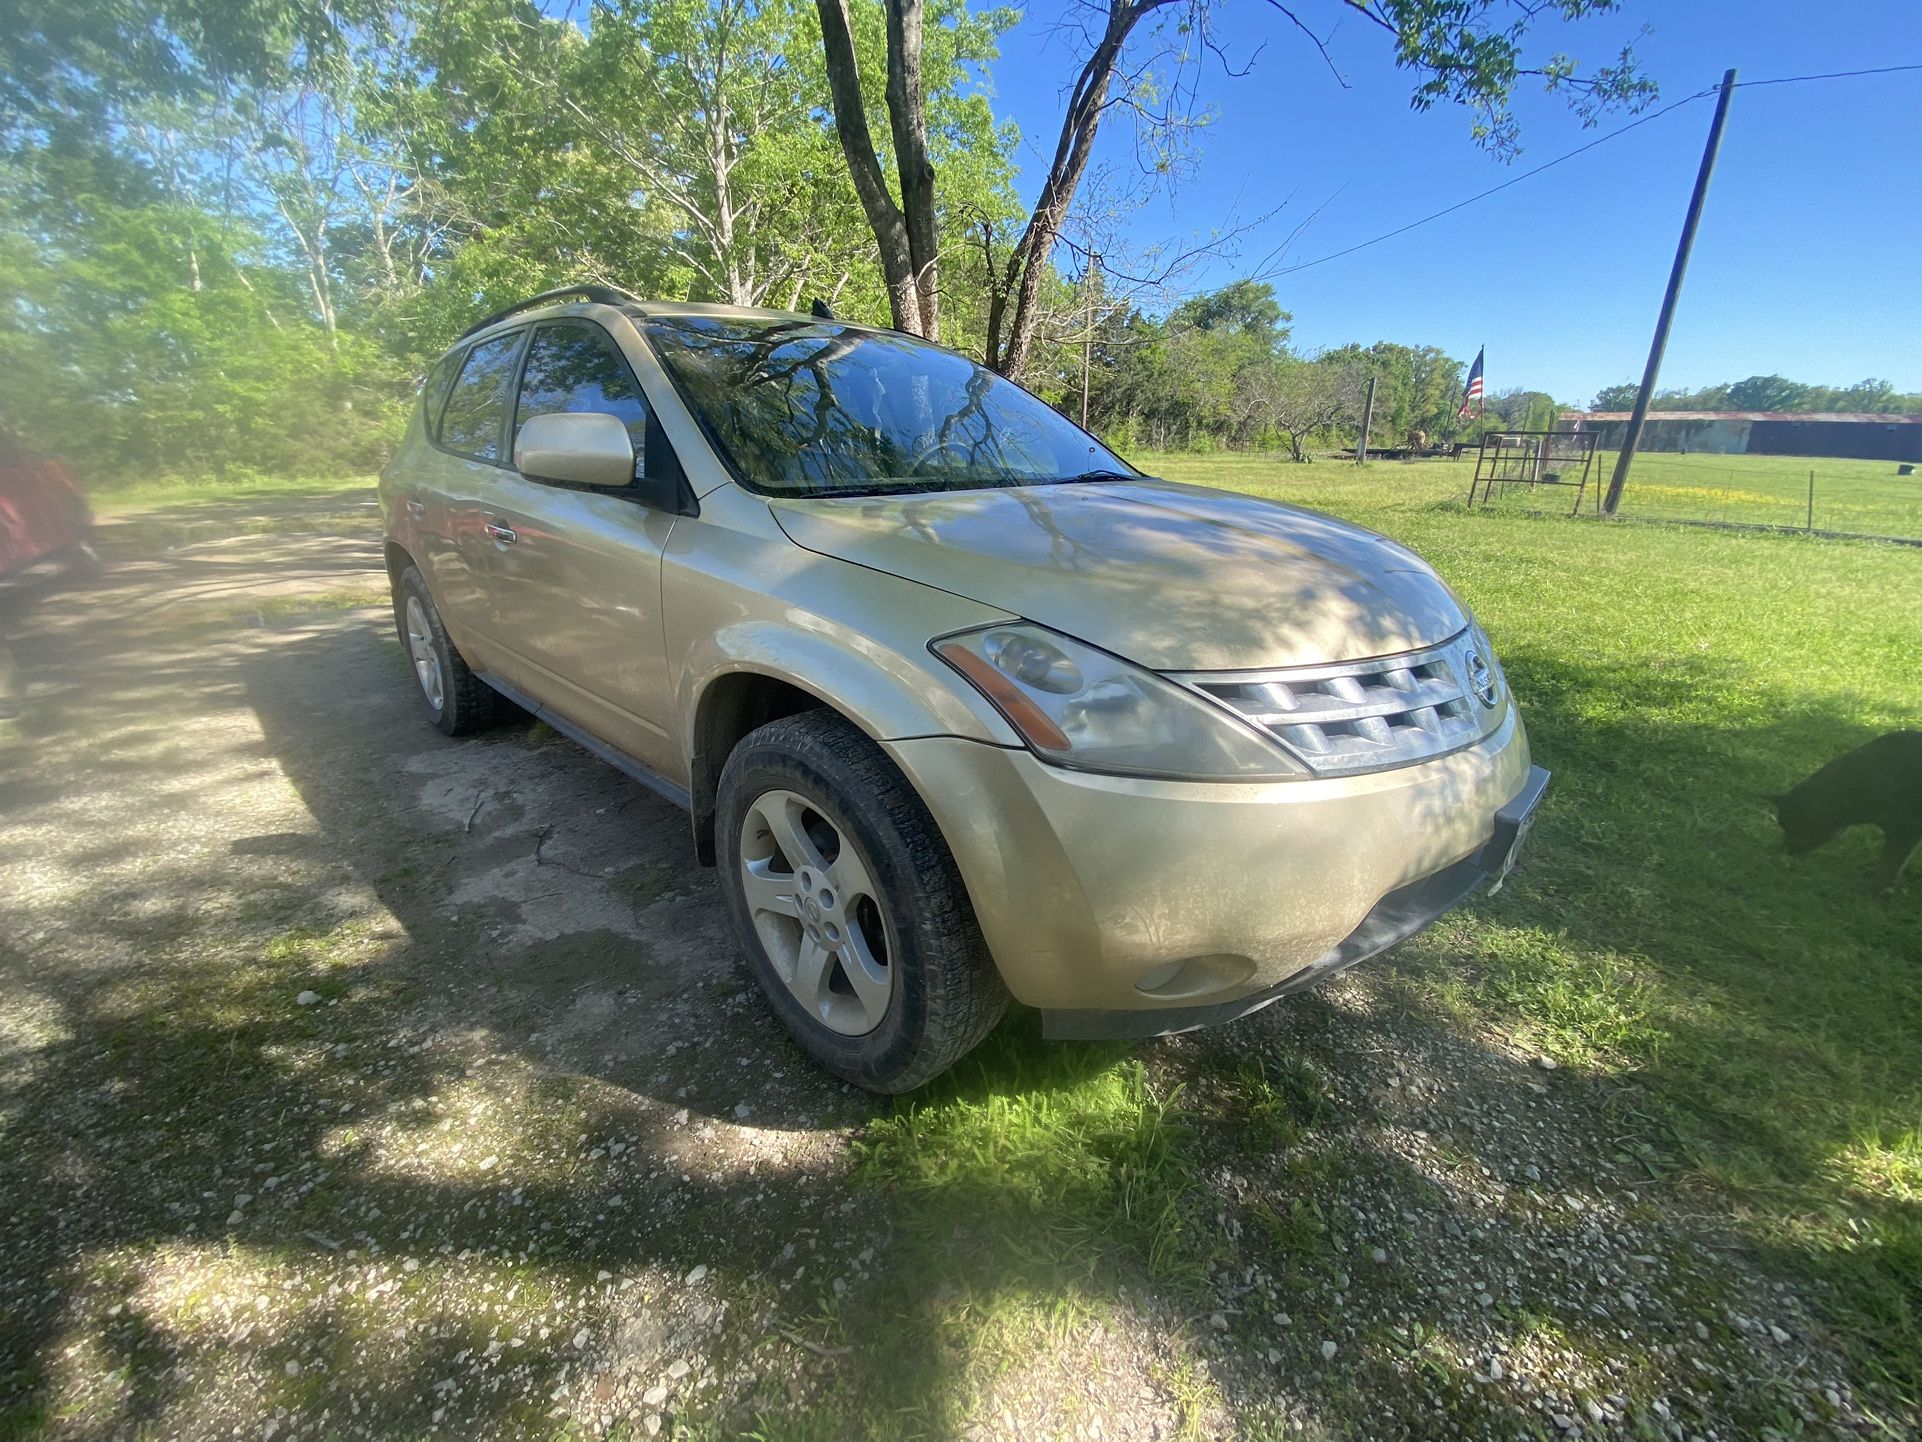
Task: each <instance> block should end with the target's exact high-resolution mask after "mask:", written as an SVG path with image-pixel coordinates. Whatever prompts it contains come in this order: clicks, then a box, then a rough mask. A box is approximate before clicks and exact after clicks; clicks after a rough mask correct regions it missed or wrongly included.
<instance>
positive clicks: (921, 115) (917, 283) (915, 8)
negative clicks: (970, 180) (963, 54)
mask: <svg viewBox="0 0 1922 1442" xmlns="http://www.w3.org/2000/svg"><path fill="white" fill-rule="evenodd" d="M887 12H888V89H887V96H888V124H889V128H890V129H891V130H892V131H893V133H894V159H895V166H896V168H897V169H898V170H899V171H900V174H901V210H902V216H903V220H904V222H905V224H906V227H907V233H908V258H909V262H910V264H911V265H912V266H913V267H914V288H915V294H916V297H917V299H918V300H919V302H920V306H921V334H922V335H924V336H926V337H927V338H928V339H929V340H939V339H940V338H941V305H940V268H939V261H940V239H939V236H938V234H937V233H936V229H935V218H934V163H933V162H932V161H931V160H929V159H928V115H927V100H926V97H925V95H924V93H923V91H922V88H921V26H922V11H921V0H888V7H887Z"/></svg>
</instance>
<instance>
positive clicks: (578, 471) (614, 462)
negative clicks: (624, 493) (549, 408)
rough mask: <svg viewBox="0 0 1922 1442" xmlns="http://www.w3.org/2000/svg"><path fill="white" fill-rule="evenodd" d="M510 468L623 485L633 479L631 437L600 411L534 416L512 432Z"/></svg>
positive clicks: (536, 477) (531, 475)
mask: <svg viewBox="0 0 1922 1442" xmlns="http://www.w3.org/2000/svg"><path fill="white" fill-rule="evenodd" d="M514 469H515V470H517V471H519V472H520V473H521V474H522V475H523V476H525V477H527V479H528V480H530V481H558V482H560V483H561V484H563V485H572V486H601V487H605V488H608V489H622V488H625V487H628V486H631V485H633V484H634V442H633V441H632V440H630V439H628V434H627V427H626V426H624V425H622V424H621V422H620V421H619V420H617V419H616V418H615V417H613V416H610V415H608V414H606V413H605V412H603V411H578V412H573V413H557V414H554V415H545V416H535V417H534V418H533V419H532V420H530V421H528V422H527V423H526V424H525V425H523V426H522V427H521V430H520V435H519V436H518V437H516V438H515V441H514Z"/></svg>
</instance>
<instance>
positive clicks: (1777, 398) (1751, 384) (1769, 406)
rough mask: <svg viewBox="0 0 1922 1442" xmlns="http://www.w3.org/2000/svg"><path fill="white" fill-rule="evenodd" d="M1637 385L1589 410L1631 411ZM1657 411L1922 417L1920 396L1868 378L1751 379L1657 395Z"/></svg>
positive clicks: (1615, 389)
mask: <svg viewBox="0 0 1922 1442" xmlns="http://www.w3.org/2000/svg"><path fill="white" fill-rule="evenodd" d="M1636 390H1637V387H1636V386H1635V385H1634V384H1633V383H1631V382H1627V381H1624V382H1623V383H1622V384H1621V385H1618V386H1604V387H1602V389H1601V390H1600V391H1598V392H1596V395H1595V400H1594V403H1593V404H1592V405H1590V406H1589V409H1590V410H1594V411H1626V410H1633V409H1634V408H1635V392H1636ZM1649 409H1650V410H1656V411H1804V412H1807V411H1862V412H1868V413H1870V414H1876V415H1922V392H1906V393H1905V392H1902V391H1898V390H1897V389H1896V388H1895V387H1894V386H1892V385H1890V384H1889V383H1888V382H1887V381H1883V380H1875V379H1869V380H1865V381H1857V382H1856V383H1855V384H1854V385H1852V386H1816V385H1808V384H1806V383H1805V382H1802V381H1792V380H1790V379H1788V377H1786V376H1750V377H1749V378H1748V379H1747V380H1739V381H1728V382H1725V383H1724V384H1722V385H1718V386H1703V387H1702V388H1701V389H1700V390H1693V391H1691V390H1667V391H1657V392H1655V395H1654V398H1653V399H1652V400H1651V401H1650V402H1649Z"/></svg>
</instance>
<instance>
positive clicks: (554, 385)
mask: <svg viewBox="0 0 1922 1442" xmlns="http://www.w3.org/2000/svg"><path fill="white" fill-rule="evenodd" d="M582 411H600V412H602V413H604V414H606V415H611V416H613V417H615V418H616V419H617V420H619V421H620V422H621V424H623V425H625V426H626V427H627V434H628V438H629V439H630V440H632V441H633V442H634V455H635V458H636V459H635V471H636V473H637V474H639V473H640V472H641V462H640V458H641V457H642V456H644V455H646V453H647V401H646V400H645V398H643V396H642V395H641V385H640V382H639V381H637V380H635V379H634V372H633V371H632V370H630V369H629V368H628V364H627V360H626V358H625V357H624V356H623V355H622V354H621V352H620V348H619V347H617V346H616V345H615V344H614V338H613V337H612V336H610V335H609V334H608V333H607V332H606V331H604V330H602V329H601V328H600V327H599V326H597V325H595V324H594V323H593V322H592V321H562V322H559V323H557V324H554V325H544V326H542V327H540V328H539V329H538V330H536V331H535V332H534V339H533V341H532V343H531V346H530V349H529V350H528V352H527V368H526V370H525V371H523V372H522V374H521V398H520V408H519V410H518V411H517V412H516V413H515V416H514V434H515V436H516V437H518V436H519V435H520V430H521V427H522V426H524V425H526V424H527V423H528V422H529V421H530V420H532V419H533V418H534V417H535V416H547V415H553V414H555V413H557V412H567V413H578V412H582Z"/></svg>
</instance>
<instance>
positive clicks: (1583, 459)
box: [1468, 431, 1601, 515]
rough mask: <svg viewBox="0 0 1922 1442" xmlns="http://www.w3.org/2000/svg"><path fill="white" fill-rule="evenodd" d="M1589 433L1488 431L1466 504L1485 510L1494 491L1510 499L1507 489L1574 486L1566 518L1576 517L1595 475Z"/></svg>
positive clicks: (1598, 487)
mask: <svg viewBox="0 0 1922 1442" xmlns="http://www.w3.org/2000/svg"><path fill="white" fill-rule="evenodd" d="M1595 440H1596V435H1595V432H1593V431H1490V432H1489V433H1488V434H1487V435H1485V436H1483V437H1482V448H1481V450H1480V451H1479V452H1477V453H1476V456H1475V479H1474V480H1473V481H1471V482H1469V485H1468V504H1469V505H1471V506H1472V505H1474V504H1476V497H1477V494H1478V493H1479V495H1480V503H1481V504H1482V505H1484V506H1485V505H1487V504H1488V503H1489V501H1490V500H1491V499H1493V498H1494V495H1495V488H1496V487H1497V486H1500V487H1501V488H1502V490H1501V493H1502V495H1504V496H1505V495H1507V494H1508V488H1509V487H1510V486H1527V487H1528V488H1529V489H1530V491H1531V492H1532V491H1533V490H1534V488H1535V487H1536V486H1573V487H1574V488H1575V505H1574V507H1573V509H1571V510H1570V512H1569V514H1570V515H1580V514H1581V510H1582V497H1583V496H1585V495H1586V494H1587V493H1588V482H1589V478H1590V476H1591V474H1592V473H1593V471H1594V469H1595ZM1595 481H1596V490H1595V500H1596V504H1597V505H1600V504H1601V478H1600V477H1599V476H1597V477H1595Z"/></svg>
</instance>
